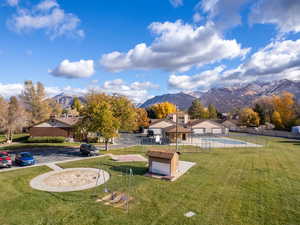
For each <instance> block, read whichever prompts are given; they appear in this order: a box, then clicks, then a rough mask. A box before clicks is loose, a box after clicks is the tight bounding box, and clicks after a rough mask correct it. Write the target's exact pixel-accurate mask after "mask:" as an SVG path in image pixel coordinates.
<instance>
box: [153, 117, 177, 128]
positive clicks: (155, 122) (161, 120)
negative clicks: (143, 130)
mask: <svg viewBox="0 0 300 225" xmlns="http://www.w3.org/2000/svg"><path fill="white" fill-rule="evenodd" d="M160 122H167V123H169V124H170V126H172V125H173V124H175V122H173V121H172V120H168V119H158V120H155V121H153V122H152V123H151V124H150V125H149V127H152V128H155V127H156V126H155V125H157V124H159V123H160ZM157 128H161V127H159V126H157Z"/></svg>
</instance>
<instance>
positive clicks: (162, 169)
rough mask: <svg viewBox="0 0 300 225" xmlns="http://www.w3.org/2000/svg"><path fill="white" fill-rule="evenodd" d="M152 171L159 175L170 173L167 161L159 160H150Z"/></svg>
mask: <svg viewBox="0 0 300 225" xmlns="http://www.w3.org/2000/svg"><path fill="white" fill-rule="evenodd" d="M151 170H152V171H151V172H152V173H157V174H161V175H167V176H169V175H170V174H171V171H170V164H167V163H161V162H155V161H153V162H152V168H151Z"/></svg>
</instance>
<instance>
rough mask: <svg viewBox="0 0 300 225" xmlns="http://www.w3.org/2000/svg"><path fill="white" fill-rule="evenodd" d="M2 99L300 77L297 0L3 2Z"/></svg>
mask: <svg viewBox="0 0 300 225" xmlns="http://www.w3.org/2000/svg"><path fill="white" fill-rule="evenodd" d="M0 11H1V13H0V21H1V23H0V35H1V39H0V59H1V60H0V65H1V75H0V95H3V96H4V97H8V96H10V95H17V94H19V93H20V92H21V90H22V83H23V82H24V81H25V80H28V79H30V80H33V81H34V82H37V81H41V82H42V83H44V84H45V86H46V87H47V92H48V94H49V95H55V94H58V93H60V92H66V93H70V94H84V93H86V92H87V91H88V90H89V89H91V88H93V89H96V90H99V91H104V92H107V93H115V92H116V93H121V94H124V95H127V96H128V97H130V98H131V99H133V100H134V101H136V102H142V101H144V100H145V99H147V98H149V97H151V96H153V95H157V94H163V93H166V92H178V91H185V92H190V91H197V90H198V91H206V90H208V89H209V88H212V87H222V86H234V85H240V84H241V83H247V82H251V81H255V80H258V81H272V80H277V79H285V78H286V79H293V80H299V79H300V39H299V38H300V35H299V32H300V14H299V11H300V1H297V0H239V1H236V0H202V1H200V0H152V1H148V0H127V1H126V0H109V1H108V0H107V1H96V0H90V1H67V0H1V3H0Z"/></svg>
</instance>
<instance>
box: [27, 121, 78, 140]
mask: <svg viewBox="0 0 300 225" xmlns="http://www.w3.org/2000/svg"><path fill="white" fill-rule="evenodd" d="M79 119H80V118H79V117H51V118H50V119H48V120H46V121H43V122H41V123H38V124H36V125H34V126H32V127H30V128H29V134H30V136H31V137H44V136H47V137H58V136H60V137H66V138H74V126H75V125H76V124H77V123H78V121H79Z"/></svg>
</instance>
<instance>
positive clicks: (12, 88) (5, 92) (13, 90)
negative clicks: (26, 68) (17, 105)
mask: <svg viewBox="0 0 300 225" xmlns="http://www.w3.org/2000/svg"><path fill="white" fill-rule="evenodd" d="M22 90H23V84H18V83H14V84H2V83H0V96H2V97H4V98H8V97H10V96H17V95H19V94H21V92H22Z"/></svg>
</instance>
